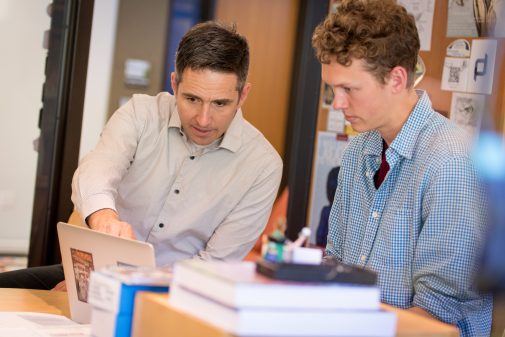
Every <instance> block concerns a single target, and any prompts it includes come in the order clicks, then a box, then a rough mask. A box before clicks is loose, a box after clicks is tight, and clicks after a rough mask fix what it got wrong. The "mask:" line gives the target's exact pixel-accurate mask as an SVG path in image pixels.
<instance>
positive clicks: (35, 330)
mask: <svg viewBox="0 0 505 337" xmlns="http://www.w3.org/2000/svg"><path fill="white" fill-rule="evenodd" d="M0 336H10V337H16V336H23V337H91V330H90V325H89V324H83V325H81V324H77V323H76V322H74V321H72V320H70V319H68V318H67V317H65V316H62V315H54V314H43V313H37V312H0Z"/></svg>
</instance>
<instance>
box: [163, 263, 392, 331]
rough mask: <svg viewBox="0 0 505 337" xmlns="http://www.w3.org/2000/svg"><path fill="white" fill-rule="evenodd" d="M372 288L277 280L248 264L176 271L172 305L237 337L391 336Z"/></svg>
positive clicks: (388, 314) (185, 267)
mask: <svg viewBox="0 0 505 337" xmlns="http://www.w3.org/2000/svg"><path fill="white" fill-rule="evenodd" d="M379 299H380V294H379V289H378V287H377V286H376V285H370V284H366V285H363V284H350V283H341V282H308V281H303V282H300V281H298V282H294V281H286V280H276V279H273V278H270V277H267V276H264V275H261V274H259V273H258V272H257V271H256V266H255V264H254V263H252V262H235V263H225V262H204V261H198V260H186V261H182V262H179V263H177V264H176V265H175V267H174V270H173V279H172V284H171V287H170V296H169V301H170V304H171V305H172V306H173V307H175V308H177V309H179V310H181V311H183V312H186V313H188V314H191V315H193V316H195V317H197V318H199V319H201V320H204V321H207V322H209V323H210V324H213V325H215V326H218V327H219V328H221V329H223V330H225V331H227V332H230V333H232V334H234V335H237V336H313V337H316V336H394V334H395V331H396V315H395V314H394V313H393V312H389V311H384V310H381V309H380V302H379Z"/></svg>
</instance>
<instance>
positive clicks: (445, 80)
mask: <svg viewBox="0 0 505 337" xmlns="http://www.w3.org/2000/svg"><path fill="white" fill-rule="evenodd" d="M469 63H470V60H469V59H468V58H455V57H446V58H445V62H444V69H443V72H442V90H449V91H466V87H467V79H468V69H469Z"/></svg>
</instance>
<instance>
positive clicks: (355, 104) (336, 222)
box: [312, 0, 492, 336]
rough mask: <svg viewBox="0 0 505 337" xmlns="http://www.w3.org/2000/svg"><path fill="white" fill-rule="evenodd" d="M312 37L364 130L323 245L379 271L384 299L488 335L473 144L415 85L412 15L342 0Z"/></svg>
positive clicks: (379, 0)
mask: <svg viewBox="0 0 505 337" xmlns="http://www.w3.org/2000/svg"><path fill="white" fill-rule="evenodd" d="M312 44H313V47H314V49H315V51H316V55H317V57H318V59H319V61H320V62H321V66H322V79H323V81H324V82H325V83H327V84H328V85H329V86H330V87H331V88H332V89H333V92H334V96H335V97H334V101H333V107H334V108H335V109H341V110H342V111H343V113H344V115H345V118H346V120H347V121H348V122H350V123H351V125H352V127H353V129H355V130H356V131H358V132H360V133H361V134H360V135H359V136H357V137H355V138H354V139H353V140H352V141H351V142H350V144H349V146H348V148H347V150H346V152H345V154H344V157H343V159H342V164H341V168H340V173H339V178H338V187H337V191H336V194H335V198H334V202H333V206H332V210H331V213H330V219H329V233H328V244H327V246H326V253H327V254H328V255H331V256H334V257H335V258H337V259H338V260H341V261H343V262H346V263H351V264H354V265H358V266H362V267H365V268H369V269H371V270H374V271H376V272H377V273H378V275H379V286H380V289H381V298H382V301H383V302H385V303H389V304H392V305H395V306H397V307H400V308H405V309H408V310H412V311H414V312H416V313H419V314H422V315H429V316H433V317H436V318H437V319H439V320H441V321H444V322H447V323H450V324H454V325H457V326H458V328H459V329H460V331H461V334H462V335H463V336H486V335H489V333H490V328H491V313H492V298H491V297H490V296H487V295H483V294H481V293H479V292H478V291H477V289H476V287H475V282H474V274H475V271H476V268H477V261H478V258H479V255H480V252H481V249H482V244H483V237H484V234H485V233H484V232H485V227H484V221H483V206H482V203H481V202H480V200H481V199H480V198H479V195H480V193H479V192H480V186H479V183H478V179H477V175H476V172H475V169H474V167H473V165H472V161H471V158H470V156H469V145H470V144H469V143H468V137H466V134H465V133H464V131H463V130H461V129H459V128H458V127H457V126H456V125H455V124H453V123H452V122H450V121H449V120H448V119H446V118H445V117H443V116H442V115H440V114H438V113H437V112H435V111H434V110H433V108H432V105H431V102H430V99H429V97H428V95H427V93H426V92H424V91H421V90H415V89H414V87H413V86H414V75H415V67H416V62H417V57H418V52H419V46H420V43H419V36H418V33H417V29H416V25H415V20H414V18H413V16H412V15H410V14H408V13H407V11H406V10H405V8H404V7H402V6H401V5H399V4H397V3H396V1H394V0H368V1H367V0H349V1H346V0H344V1H342V3H341V4H340V6H339V7H338V8H337V10H336V13H332V14H330V15H329V16H328V17H327V18H326V20H325V21H324V22H323V23H321V24H320V25H319V26H318V27H317V28H316V30H315V32H314V35H313V39H312Z"/></svg>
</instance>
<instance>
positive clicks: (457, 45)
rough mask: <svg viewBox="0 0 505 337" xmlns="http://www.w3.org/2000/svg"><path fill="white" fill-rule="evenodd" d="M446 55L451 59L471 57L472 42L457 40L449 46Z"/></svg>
mask: <svg viewBox="0 0 505 337" xmlns="http://www.w3.org/2000/svg"><path fill="white" fill-rule="evenodd" d="M446 55H447V56H451V57H470V42H468V40H465V39H457V40H454V41H452V42H451V43H450V44H449V46H447V50H446Z"/></svg>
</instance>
